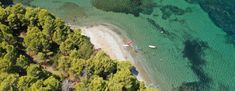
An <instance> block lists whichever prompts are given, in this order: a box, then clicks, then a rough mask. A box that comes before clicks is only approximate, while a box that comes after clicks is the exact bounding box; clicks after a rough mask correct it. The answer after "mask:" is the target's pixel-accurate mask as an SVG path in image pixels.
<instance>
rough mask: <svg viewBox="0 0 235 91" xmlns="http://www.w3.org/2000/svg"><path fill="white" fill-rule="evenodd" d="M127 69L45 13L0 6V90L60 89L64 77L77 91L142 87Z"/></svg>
mask: <svg viewBox="0 0 235 91" xmlns="http://www.w3.org/2000/svg"><path fill="white" fill-rule="evenodd" d="M131 68H132V66H131V65H130V64H129V63H128V62H116V61H114V60H112V59H110V57H109V56H108V55H106V54H105V53H103V52H101V51H98V52H94V49H93V45H92V44H91V42H90V40H89V38H88V37H86V36H84V35H81V31H80V30H79V29H78V30H72V29H70V27H68V26H66V25H65V23H64V22H63V21H62V20H61V19H59V18H56V17H54V16H53V15H52V14H50V13H49V12H48V11H47V10H45V9H40V8H30V7H26V8H24V7H23V6H22V5H20V4H17V5H13V6H11V7H10V6H9V7H5V8H3V7H0V91H60V90H62V88H61V87H62V83H61V82H62V80H63V79H64V78H65V79H69V80H73V81H76V82H79V83H77V84H76V85H75V87H74V88H75V90H78V91H86V90H90V91H104V90H115V89H119V90H128V91H131V90H138V89H143V88H144V89H145V86H143V85H141V86H140V85H139V84H140V83H139V82H138V81H137V79H136V78H135V77H134V76H133V75H132V73H131V71H130V69H131Z"/></svg>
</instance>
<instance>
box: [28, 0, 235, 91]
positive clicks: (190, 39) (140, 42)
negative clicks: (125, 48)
mask: <svg viewBox="0 0 235 91" xmlns="http://www.w3.org/2000/svg"><path fill="white" fill-rule="evenodd" d="M187 1H190V0H187ZM191 1H192V0H191ZM199 1H200V0H199ZM154 2H155V3H157V5H156V7H155V8H153V12H152V13H151V14H144V13H140V14H139V16H136V15H133V14H131V13H129V14H126V13H121V12H111V11H103V10H100V9H97V8H95V7H94V6H92V4H91V1H90V0H66V1H65V0H33V1H32V2H31V3H30V5H31V6H39V7H42V8H46V9H48V10H49V11H50V12H52V13H53V14H55V15H57V16H59V17H61V18H63V19H64V20H66V21H67V22H73V23H74V24H77V25H86V24H89V23H96V24H99V23H111V24H113V25H116V26H118V27H120V28H122V29H123V31H124V32H126V33H127V35H128V36H129V37H130V38H131V39H132V40H133V41H134V43H135V45H136V46H138V47H139V48H141V49H142V51H140V52H141V53H142V54H143V55H144V59H142V60H141V61H140V63H141V64H142V66H143V68H144V69H145V71H146V72H147V73H148V74H149V77H150V78H151V83H150V84H153V85H154V86H158V87H159V88H160V89H161V90H162V91H172V90H176V88H181V90H182V89H183V88H186V87H187V88H192V89H194V90H192V91H234V90H235V84H234V82H235V71H233V70H234V69H235V62H234V61H235V46H234V45H233V44H232V43H230V41H229V40H228V33H229V32H228V31H225V26H222V27H221V26H219V24H218V23H214V22H215V19H214V20H213V19H212V18H211V17H210V16H209V15H208V13H207V12H206V10H205V9H203V8H202V6H203V5H202V4H203V3H200V4H190V3H188V2H186V1H183V0H155V1H154ZM199 5H201V6H199ZM177 7H178V8H177ZM204 8H205V7H204ZM164 11H165V12H164ZM169 12H170V13H169ZM180 12H181V13H180ZM228 14H229V13H228ZM218 18H219V17H218ZM213 21H214V22H213ZM218 26H219V27H218ZM227 30H229V29H227ZM230 40H232V41H234V39H230ZM150 44H151V45H157V46H158V48H157V49H154V50H153V49H150V48H148V45H150ZM185 91H191V90H185Z"/></svg>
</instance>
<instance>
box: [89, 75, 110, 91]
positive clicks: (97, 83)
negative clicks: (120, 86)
mask: <svg viewBox="0 0 235 91" xmlns="http://www.w3.org/2000/svg"><path fill="white" fill-rule="evenodd" d="M105 86H106V84H105V81H104V80H103V78H101V77H99V76H96V75H95V76H93V77H92V79H91V82H90V84H89V88H90V91H104V90H105Z"/></svg>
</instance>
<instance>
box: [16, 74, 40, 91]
mask: <svg viewBox="0 0 235 91" xmlns="http://www.w3.org/2000/svg"><path fill="white" fill-rule="evenodd" d="M36 81H37V79H36V78H35V77H32V76H22V77H20V78H19V81H18V84H17V88H18V90H19V91H30V86H31V85H32V84H33V83H34V82H36Z"/></svg>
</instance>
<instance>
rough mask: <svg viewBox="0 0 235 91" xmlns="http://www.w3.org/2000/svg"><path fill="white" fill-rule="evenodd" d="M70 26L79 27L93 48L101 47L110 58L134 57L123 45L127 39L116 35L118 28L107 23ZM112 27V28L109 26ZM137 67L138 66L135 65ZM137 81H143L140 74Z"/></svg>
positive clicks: (124, 59)
mask: <svg viewBox="0 0 235 91" xmlns="http://www.w3.org/2000/svg"><path fill="white" fill-rule="evenodd" d="M71 27H72V28H80V29H81V30H82V34H83V35H85V36H87V37H89V38H90V41H91V43H92V44H93V45H94V47H95V49H99V48H101V49H102V50H103V51H104V52H105V53H107V54H108V55H109V56H110V57H111V58H112V59H117V60H118V61H126V60H128V61H131V63H133V62H134V59H133V57H132V55H131V53H130V51H129V50H128V49H129V48H128V47H124V46H123V45H124V44H126V43H125V42H124V41H128V40H129V39H128V38H127V37H126V38H125V37H124V36H121V35H118V34H117V33H116V32H118V31H119V30H118V29H115V28H113V27H112V26H109V25H93V26H85V27H77V26H71ZM111 27H112V28H111ZM137 69H138V67H137ZM137 79H138V80H139V81H144V80H143V78H142V77H141V76H140V73H139V74H138V75H137Z"/></svg>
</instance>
